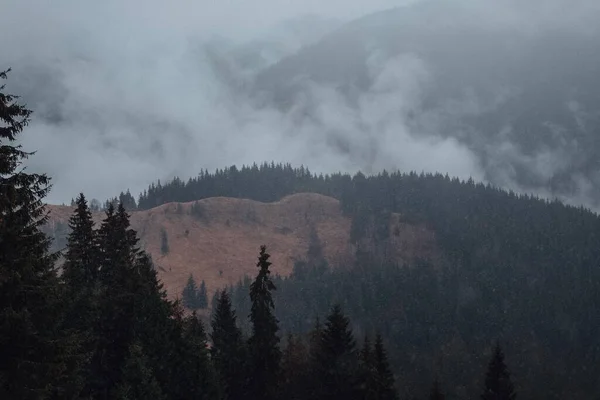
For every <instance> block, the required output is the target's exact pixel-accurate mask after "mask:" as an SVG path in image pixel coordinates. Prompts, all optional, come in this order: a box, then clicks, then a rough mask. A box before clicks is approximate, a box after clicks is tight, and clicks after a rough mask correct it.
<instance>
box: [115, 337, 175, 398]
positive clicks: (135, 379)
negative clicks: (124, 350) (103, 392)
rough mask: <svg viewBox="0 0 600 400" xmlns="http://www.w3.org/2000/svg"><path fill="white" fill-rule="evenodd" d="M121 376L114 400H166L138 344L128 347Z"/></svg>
mask: <svg viewBox="0 0 600 400" xmlns="http://www.w3.org/2000/svg"><path fill="white" fill-rule="evenodd" d="M121 375H122V376H123V379H122V380H121V381H120V382H119V384H118V386H117V388H116V390H115V395H114V398H115V399H116V400H165V399H166V397H165V395H164V393H163V392H162V390H161V388H160V385H159V384H158V382H157V381H156V378H155V377H154V374H153V372H152V369H151V368H149V366H148V358H147V357H146V355H145V354H144V350H143V347H142V346H141V345H140V344H139V343H137V342H134V343H132V344H131V345H130V346H129V352H128V354H127V358H126V359H125V363H124V365H123V367H122V370H121Z"/></svg>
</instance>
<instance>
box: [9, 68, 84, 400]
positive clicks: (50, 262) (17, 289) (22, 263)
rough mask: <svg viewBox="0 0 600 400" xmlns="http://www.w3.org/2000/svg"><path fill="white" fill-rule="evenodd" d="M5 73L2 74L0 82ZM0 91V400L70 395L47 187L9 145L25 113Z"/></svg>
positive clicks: (74, 346)
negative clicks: (49, 234) (48, 226)
mask: <svg viewBox="0 0 600 400" xmlns="http://www.w3.org/2000/svg"><path fill="white" fill-rule="evenodd" d="M9 71H10V70H8V71H4V72H0V79H6V78H7V73H8V72H9ZM4 88H5V86H4V85H0V398H3V399H39V398H47V397H49V396H50V395H55V396H65V395H66V396H74V395H76V391H77V390H76V389H75V388H74V387H72V385H73V383H74V382H73V377H75V376H77V375H78V373H79V371H78V367H79V362H78V361H77V359H78V357H79V352H80V344H79V341H78V340H77V337H76V336H75V335H73V334H71V333H70V332H66V331H65V330H63V329H60V325H61V320H62V317H63V314H64V308H63V304H64V291H63V288H62V285H60V282H59V278H58V274H57V271H56V269H55V261H56V259H57V257H56V256H55V255H51V254H50V252H49V249H50V240H49V239H48V238H47V237H46V235H45V234H44V233H43V232H42V230H41V227H42V226H43V225H44V224H45V223H46V222H47V213H46V210H45V208H44V206H43V203H42V199H43V198H44V197H45V196H46V194H47V193H48V191H49V189H50V180H49V178H48V177H47V176H46V175H43V174H29V173H26V172H25V170H24V168H23V167H22V162H23V161H24V160H25V159H27V158H28V157H29V156H30V155H32V154H33V153H27V152H25V151H23V150H22V149H21V147H20V146H19V145H17V144H15V143H14V142H15V141H16V140H17V136H18V135H19V134H20V133H21V132H22V131H23V128H24V127H25V126H26V125H27V124H28V122H29V117H30V115H31V111H30V110H28V109H27V108H25V106H23V105H20V104H18V103H17V99H18V97H17V96H13V95H10V94H5V93H4ZM67 385H68V386H71V387H67ZM74 392H75V393H74ZM63 398H64V397H63Z"/></svg>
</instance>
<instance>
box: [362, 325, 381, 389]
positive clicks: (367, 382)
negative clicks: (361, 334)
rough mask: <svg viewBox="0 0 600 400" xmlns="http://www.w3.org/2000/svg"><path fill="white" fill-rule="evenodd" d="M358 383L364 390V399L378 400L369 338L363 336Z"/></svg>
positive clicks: (375, 374)
mask: <svg viewBox="0 0 600 400" xmlns="http://www.w3.org/2000/svg"><path fill="white" fill-rule="evenodd" d="M360 373H361V375H360V381H361V383H362V387H363V388H364V394H363V396H364V399H365V400H371V399H377V398H378V396H377V395H378V390H377V389H378V387H377V386H378V385H377V372H376V370H375V362H374V354H373V349H372V346H371V341H370V340H369V336H367V335H365V339H364V343H363V347H362V349H361V351H360Z"/></svg>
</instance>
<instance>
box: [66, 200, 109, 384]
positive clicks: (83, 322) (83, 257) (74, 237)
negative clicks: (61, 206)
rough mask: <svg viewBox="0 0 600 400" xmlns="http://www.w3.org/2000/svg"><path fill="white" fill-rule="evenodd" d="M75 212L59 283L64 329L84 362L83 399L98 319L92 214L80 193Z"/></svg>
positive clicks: (95, 253)
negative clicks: (78, 343)
mask: <svg viewBox="0 0 600 400" xmlns="http://www.w3.org/2000/svg"><path fill="white" fill-rule="evenodd" d="M75 206H76V209H75V211H74V213H73V215H72V216H71V218H70V219H69V227H70V229H71V233H70V234H69V237H68V240H67V250H66V253H65V262H64V264H63V273H62V279H63V282H64V283H65V286H66V295H67V299H68V301H67V310H66V315H65V320H64V325H63V326H64V328H65V329H71V330H76V331H78V332H79V333H80V335H81V338H82V349H83V350H84V351H85V355H86V362H85V364H84V365H83V367H82V369H81V374H82V379H83V381H84V383H85V385H86V387H85V388H84V390H83V395H87V394H89V390H90V388H89V387H88V384H89V382H90V380H91V374H92V373H93V372H92V370H91V365H89V361H90V359H91V357H92V355H93V353H94V350H95V347H96V342H97V340H96V321H97V319H98V299H99V294H100V293H99V291H100V285H99V282H98V272H99V269H98V261H99V260H98V252H97V240H96V233H95V231H94V229H93V228H94V222H93V220H92V214H91V212H90V210H89V208H88V205H87V200H86V199H85V196H84V195H83V193H81V194H80V195H79V196H78V197H77V199H76V200H75Z"/></svg>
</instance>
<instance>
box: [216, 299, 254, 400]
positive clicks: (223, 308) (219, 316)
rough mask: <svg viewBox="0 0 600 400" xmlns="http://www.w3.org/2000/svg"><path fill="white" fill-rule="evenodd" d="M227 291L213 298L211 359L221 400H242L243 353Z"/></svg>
mask: <svg viewBox="0 0 600 400" xmlns="http://www.w3.org/2000/svg"><path fill="white" fill-rule="evenodd" d="M236 320H237V317H236V315H235V311H234V310H233V309H232V307H231V300H230V299H229V295H228V294H227V291H225V290H223V291H221V292H220V294H219V296H218V297H217V302H216V305H215V311H214V313H213V317H212V321H211V327H212V333H211V335H210V338H211V341H212V348H211V359H212V361H213V364H214V366H215V369H216V372H217V378H218V380H219V383H220V387H221V390H222V392H223V393H222V397H223V399H225V400H242V399H244V398H245V392H246V389H245V388H246V381H247V380H246V376H247V374H248V372H249V371H247V368H246V367H247V362H246V349H245V345H244V340H243V337H242V332H241V330H240V329H239V328H238V326H237V322H236Z"/></svg>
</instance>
